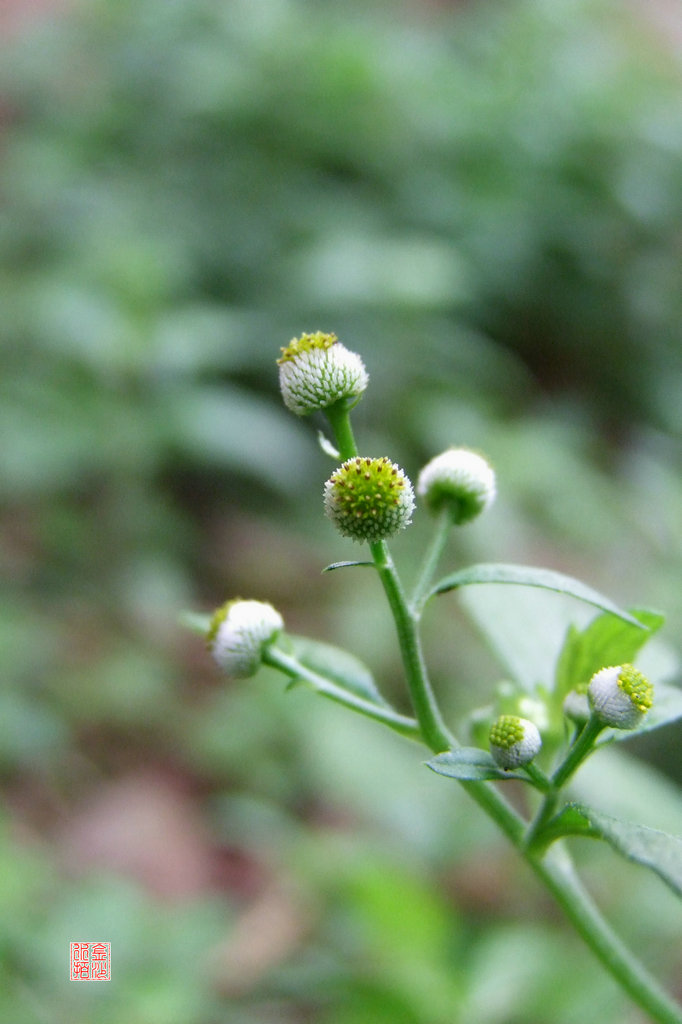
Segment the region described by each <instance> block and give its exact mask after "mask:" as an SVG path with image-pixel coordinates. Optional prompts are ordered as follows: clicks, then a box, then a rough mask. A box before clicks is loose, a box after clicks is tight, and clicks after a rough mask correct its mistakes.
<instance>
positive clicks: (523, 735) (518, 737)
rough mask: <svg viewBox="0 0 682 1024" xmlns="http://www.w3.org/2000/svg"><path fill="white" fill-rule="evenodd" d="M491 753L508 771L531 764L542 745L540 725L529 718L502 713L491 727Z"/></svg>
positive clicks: (497, 762) (501, 766)
mask: <svg viewBox="0 0 682 1024" xmlns="http://www.w3.org/2000/svg"><path fill="white" fill-rule="evenodd" d="M489 742H490V753H491V754H492V755H493V758H494V760H495V762H496V764H498V765H499V766H500V768H504V769H505V770H506V771H509V770H510V769H512V768H521V767H522V766H523V765H524V764H529V763H530V762H531V761H532V760H533V758H534V757H535V755H536V754H537V753H538V752H539V750H540V748H541V746H542V739H541V738H540V733H539V731H538V727H537V726H536V725H534V723H533V722H530V721H529V720H528V719H527V718H518V717H517V716H516V715H500V717H499V718H497V719H496V720H495V721H494V722H493V724H492V726H491V729H490V736H489Z"/></svg>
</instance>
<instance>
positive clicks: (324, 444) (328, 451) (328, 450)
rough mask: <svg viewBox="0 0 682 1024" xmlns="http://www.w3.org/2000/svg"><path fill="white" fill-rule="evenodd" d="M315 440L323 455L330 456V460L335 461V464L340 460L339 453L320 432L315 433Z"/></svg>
mask: <svg viewBox="0 0 682 1024" xmlns="http://www.w3.org/2000/svg"><path fill="white" fill-rule="evenodd" d="M317 440H318V443H319V445H320V448H321V449H322V451H323V452H324V454H325V455H330V456H331V458H332V459H335V460H336V462H338V461H339V459H340V458H341V453H340V452H338V451H337V450H336V448H335V447H334V445H333V444H332V443H331V441H330V440H329V438H328V437H325V435H324V434H323V433H322V431H321V430H318V432H317Z"/></svg>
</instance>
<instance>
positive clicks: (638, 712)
mask: <svg viewBox="0 0 682 1024" xmlns="http://www.w3.org/2000/svg"><path fill="white" fill-rule="evenodd" d="M587 696H588V699H589V702H590V707H591V708H592V711H593V712H594V714H595V715H596V716H597V718H598V719H599V721H600V722H601V723H602V725H610V726H611V727H612V728H613V729H634V728H635V727H636V726H637V725H639V723H640V722H641V720H642V718H643V717H644V715H645V714H646V713H647V711H648V710H649V708H650V707H651V706H652V704H653V702H654V688H653V686H652V685H651V683H650V682H649V680H648V679H647V678H646V676H644V675H642V673H641V672H639V671H638V670H637V669H636V668H634V667H633V666H632V665H616V666H609V667H608V668H602V669H600V670H599V672H596V673H595V674H594V675H593V676H592V678H591V680H590V683H589V686H588V688H587Z"/></svg>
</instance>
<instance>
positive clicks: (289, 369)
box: [277, 331, 369, 416]
mask: <svg viewBox="0 0 682 1024" xmlns="http://www.w3.org/2000/svg"><path fill="white" fill-rule="evenodd" d="M277 362H278V364H279V386H280V390H281V392H282V398H283V399H284V404H285V405H286V407H287V409H290V410H291V412H295V413H296V415H297V416H305V415H306V414H308V413H311V412H315V411H316V410H317V409H326V408H327V407H328V406H330V405H334V403H335V402H338V401H340V400H341V399H344V398H347V399H358V398H359V397H360V395H361V394H362V392H363V391H364V390H365V388H366V387H367V384H368V381H369V377H368V376H367V371H366V370H365V366H364V363H363V361H362V359H361V358H360V356H359V355H356V353H355V352H350V351H349V350H348V349H347V348H346V347H345V346H344V345H342V344H341V343H340V341H339V340H338V338H337V337H336V335H335V334H325V333H323V332H322V331H317V332H316V333H315V334H303V335H301V337H300V338H294V339H293V340H292V341H291V342H290V343H289V344H288V345H287V346H286V348H283V349H282V355H281V357H280V359H278V360H277Z"/></svg>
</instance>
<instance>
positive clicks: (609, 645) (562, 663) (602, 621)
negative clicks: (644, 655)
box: [555, 609, 665, 701]
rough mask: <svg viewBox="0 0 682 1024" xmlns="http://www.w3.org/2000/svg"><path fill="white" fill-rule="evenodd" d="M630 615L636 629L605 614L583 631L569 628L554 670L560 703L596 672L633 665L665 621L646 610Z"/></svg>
mask: <svg viewBox="0 0 682 1024" xmlns="http://www.w3.org/2000/svg"><path fill="white" fill-rule="evenodd" d="M630 614H631V615H632V617H633V618H634V619H636V620H637V622H638V623H639V625H638V626H634V625H633V624H632V623H630V622H625V621H624V620H623V619H622V618H620V619H619V618H616V617H615V616H614V615H613V614H608V613H607V614H604V615H598V616H597V618H595V619H593V620H592V622H590V624H589V625H588V626H587V627H586V628H585V629H583V630H578V629H576V628H575V626H570V627H569V629H568V632H567V634H566V640H565V641H564V645H563V647H562V649H561V653H560V654H559V659H558V661H557V668H556V686H555V692H556V694H557V697H558V699H559V700H560V701H561V700H563V698H564V697H565V696H566V694H567V693H569V692H570V691H571V690H573V689H575V687H576V686H578V685H579V684H581V683H587V682H588V681H589V680H590V679H591V678H592V676H593V675H594V673H595V672H598V671H599V669H600V668H604V667H605V666H606V665H622V664H623V663H624V662H631V661H634V660H635V657H636V655H637V654H638V652H639V651H640V649H641V648H642V647H643V646H644V644H645V643H646V642H647V640H648V639H649V638H650V637H651V636H652V635H653V634H654V633H655V632H656V631H657V630H658V629H660V628H661V626H662V625H663V622H664V621H665V620H664V617H663V616H662V615H660V614H659V613H658V612H653V611H649V610H647V609H633V610H632V612H631V613H630ZM642 626H644V629H642V628H641V627H642Z"/></svg>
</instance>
